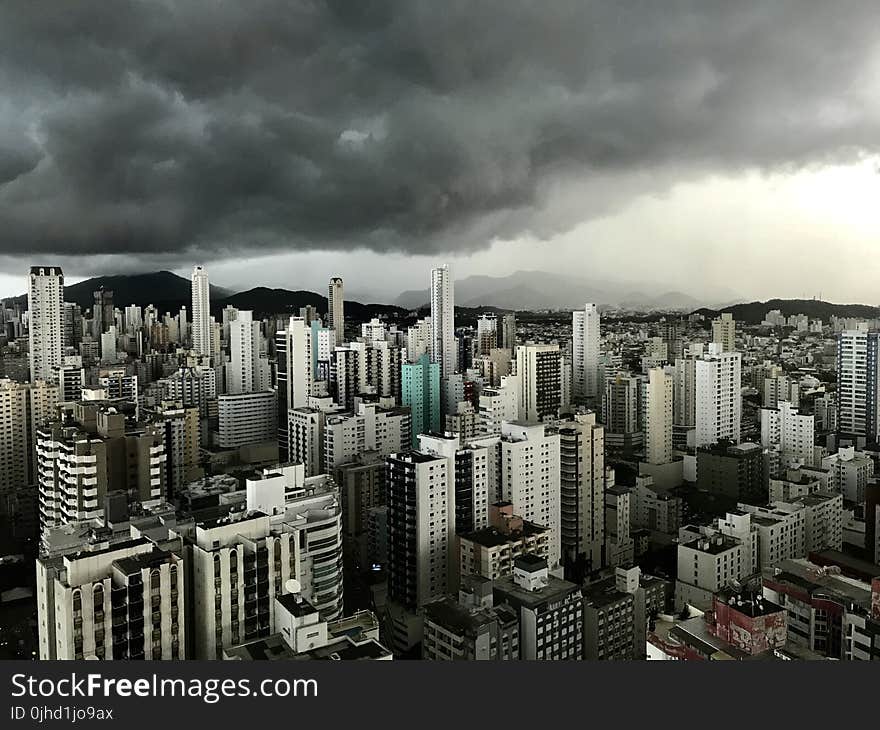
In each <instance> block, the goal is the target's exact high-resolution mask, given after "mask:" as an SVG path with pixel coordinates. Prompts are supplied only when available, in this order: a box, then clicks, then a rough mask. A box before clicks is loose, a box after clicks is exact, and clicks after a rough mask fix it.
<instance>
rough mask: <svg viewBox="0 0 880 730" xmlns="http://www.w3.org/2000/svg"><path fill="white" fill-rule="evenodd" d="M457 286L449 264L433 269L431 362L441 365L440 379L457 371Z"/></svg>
mask: <svg viewBox="0 0 880 730" xmlns="http://www.w3.org/2000/svg"><path fill="white" fill-rule="evenodd" d="M457 355H458V353H457V351H456V347H455V286H454V283H453V280H452V269H450V268H449V264H444V265H443V266H438V267H437V268H434V269H431V362H436V363H440V377H441V378H448V377H449V376H450V375H452V374H453V373H455V371H456V360H457Z"/></svg>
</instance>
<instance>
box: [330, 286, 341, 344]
mask: <svg viewBox="0 0 880 730" xmlns="http://www.w3.org/2000/svg"><path fill="white" fill-rule="evenodd" d="M344 296H345V295H344V290H343V285H342V279H341V278H340V277H338V276H334V277H333V278H332V279H330V287H329V291H328V295H327V326H328V327H329V328H330V329H332V330H333V331H335V332H336V345H337V346H341V345H342V343H343V342H345V307H344Z"/></svg>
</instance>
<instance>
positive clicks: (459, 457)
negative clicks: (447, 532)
mask: <svg viewBox="0 0 880 730" xmlns="http://www.w3.org/2000/svg"><path fill="white" fill-rule="evenodd" d="M419 451H421V453H423V454H429V455H431V456H438V457H443V458H444V459H446V461H447V465H448V467H447V471H446V473H447V474H449V478H450V480H452V482H453V484H452V489H453V492H454V494H453V504H454V505H455V516H454V529H455V532H456V534H459V535H460V534H463V533H466V532H473V531H474V530H480V529H482V528H484V527H486V526H487V525H488V524H489V449H488V448H486V447H484V446H478V445H468V446H464V447H462V446H461V444H460V442H459V439H458V438H457V437H456V436H454V435H452V434H445V435H441V434H422V435H420V436H419Z"/></svg>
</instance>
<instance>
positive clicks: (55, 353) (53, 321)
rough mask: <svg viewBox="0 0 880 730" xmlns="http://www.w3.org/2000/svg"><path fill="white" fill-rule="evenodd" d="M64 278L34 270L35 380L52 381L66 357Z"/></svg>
mask: <svg viewBox="0 0 880 730" xmlns="http://www.w3.org/2000/svg"><path fill="white" fill-rule="evenodd" d="M63 311H64V274H63V273H62V272H61V269H60V268H59V267H57V266H54V267H52V266H32V267H31V273H30V276H29V277H28V347H29V356H30V370H31V380H32V381H34V380H52V374H53V372H52V371H53V369H54V368H55V367H56V366H58V365H60V364H61V358H62V357H63V355H64V323H63V321H62V317H63Z"/></svg>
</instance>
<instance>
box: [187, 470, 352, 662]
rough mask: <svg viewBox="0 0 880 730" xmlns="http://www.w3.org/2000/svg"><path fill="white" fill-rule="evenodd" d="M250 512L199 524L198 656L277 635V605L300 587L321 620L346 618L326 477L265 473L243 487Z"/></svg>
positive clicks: (335, 515) (333, 493)
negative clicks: (288, 588)
mask: <svg viewBox="0 0 880 730" xmlns="http://www.w3.org/2000/svg"><path fill="white" fill-rule="evenodd" d="M246 492H247V509H246V510H243V511H240V512H236V513H234V514H229V515H227V516H224V517H221V518H219V519H212V520H200V521H199V522H197V523H196V529H195V536H194V543H195V544H194V545H193V549H192V564H193V588H192V591H193V621H194V637H195V642H194V646H195V656H196V657H197V658H199V659H213V658H216V657H218V656H220V655H221V654H222V651H223V649H225V648H229V647H231V646H234V645H236V644H239V643H242V642H243V641H250V640H253V639H257V638H261V637H266V636H268V635H269V634H271V633H272V625H273V620H274V611H275V608H276V607H275V605H274V598H275V597H276V596H278V595H280V594H282V593H283V589H284V586H285V584H286V583H287V581H289V580H291V579H293V580H296V581H298V583H299V584H300V587H301V588H302V593H303V595H304V596H305V597H306V598H307V599H308V600H309V601H310V602H311V603H312V604H313V605H314V606H315V608H317V609H318V611H319V612H320V614H321V616H322V618H324V619H327V620H330V619H335V618H338V617H339V616H340V615H341V613H342V600H343V591H342V521H341V510H340V508H339V494H338V491H337V490H336V488H335V485H334V484H333V482H332V480H331V479H329V477H327V475H321V476H318V477H313V478H311V479H306V478H304V476H303V471H302V467H301V466H299V467H297V466H285V467H278V468H274V469H267V470H264V472H262V474H261V475H260V476H258V477H257V478H255V479H248V480H247V483H246Z"/></svg>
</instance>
